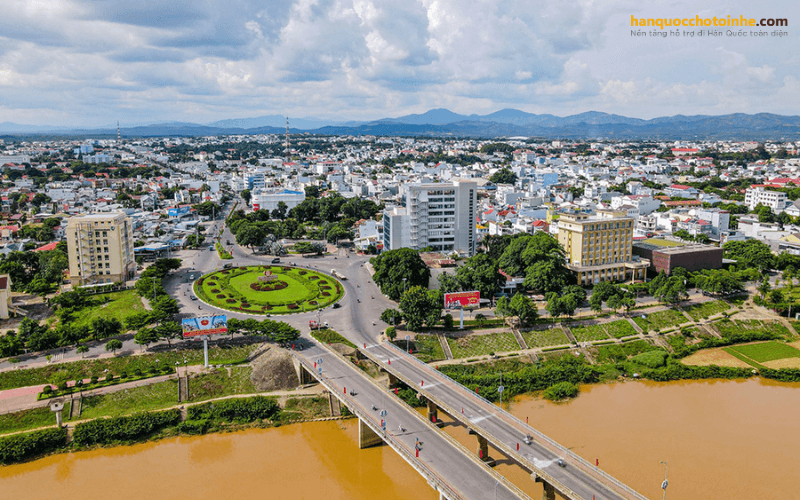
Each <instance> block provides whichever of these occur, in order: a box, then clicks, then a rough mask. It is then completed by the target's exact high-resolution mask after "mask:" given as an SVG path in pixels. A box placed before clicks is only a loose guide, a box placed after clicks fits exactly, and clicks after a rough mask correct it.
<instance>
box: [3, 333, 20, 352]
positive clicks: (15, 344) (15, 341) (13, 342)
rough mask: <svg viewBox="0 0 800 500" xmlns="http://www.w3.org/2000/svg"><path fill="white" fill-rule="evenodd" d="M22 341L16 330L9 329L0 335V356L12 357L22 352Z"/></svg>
mask: <svg viewBox="0 0 800 500" xmlns="http://www.w3.org/2000/svg"><path fill="white" fill-rule="evenodd" d="M22 349H23V345H22V341H21V340H20V339H19V337H17V335H16V333H15V332H14V330H9V331H8V332H6V334H5V335H3V336H1V337H0V358H10V357H12V356H16V355H18V354H22Z"/></svg>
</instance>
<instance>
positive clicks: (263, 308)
mask: <svg viewBox="0 0 800 500" xmlns="http://www.w3.org/2000/svg"><path fill="white" fill-rule="evenodd" d="M193 289H194V292H195V294H196V295H197V297H198V298H200V299H201V300H202V301H203V302H205V303H207V304H209V305H212V306H215V307H218V308H220V309H228V310H230V311H236V312H244V313H250V314H292V313H298V312H306V311H313V310H315V309H321V308H324V307H327V306H329V305H331V304H333V303H334V302H336V301H338V300H339V299H340V298H341V297H342V295H343V294H344V289H343V288H342V284H341V283H339V281H337V280H336V279H335V278H333V277H332V276H328V275H326V274H323V273H320V272H318V271H312V270H310V269H304V268H300V267H291V266H275V265H273V266H243V267H235V268H231V269H223V270H220V271H215V272H213V273H210V274H207V275H205V276H203V277H201V278H199V279H198V280H197V281H195V283H194V285H193Z"/></svg>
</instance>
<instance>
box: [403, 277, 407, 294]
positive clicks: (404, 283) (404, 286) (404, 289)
mask: <svg viewBox="0 0 800 500" xmlns="http://www.w3.org/2000/svg"><path fill="white" fill-rule="evenodd" d="M407 279H408V278H403V294H405V293H406V280H407Z"/></svg>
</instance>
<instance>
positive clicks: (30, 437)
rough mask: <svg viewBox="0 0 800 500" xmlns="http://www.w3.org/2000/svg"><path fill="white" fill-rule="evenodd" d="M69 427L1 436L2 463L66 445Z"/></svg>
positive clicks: (0, 457)
mask: <svg viewBox="0 0 800 500" xmlns="http://www.w3.org/2000/svg"><path fill="white" fill-rule="evenodd" d="M66 444H67V429H66V428H61V429H44V430H41V431H35V432H29V433H26V434H16V435H14V436H9V437H6V438H0V464H12V463H16V462H21V461H23V460H26V459H28V458H32V457H35V456H38V455H44V454H45V453H49V452H52V451H55V450H57V449H59V448H63V447H65V446H66Z"/></svg>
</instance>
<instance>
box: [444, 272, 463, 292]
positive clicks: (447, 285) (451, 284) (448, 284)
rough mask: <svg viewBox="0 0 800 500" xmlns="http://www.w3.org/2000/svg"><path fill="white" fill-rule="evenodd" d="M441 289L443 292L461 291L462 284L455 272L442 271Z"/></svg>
mask: <svg viewBox="0 0 800 500" xmlns="http://www.w3.org/2000/svg"><path fill="white" fill-rule="evenodd" d="M439 291H440V292H442V293H453V292H460V291H461V284H460V283H459V281H458V278H457V277H456V275H454V274H449V273H442V274H440V275H439Z"/></svg>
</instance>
